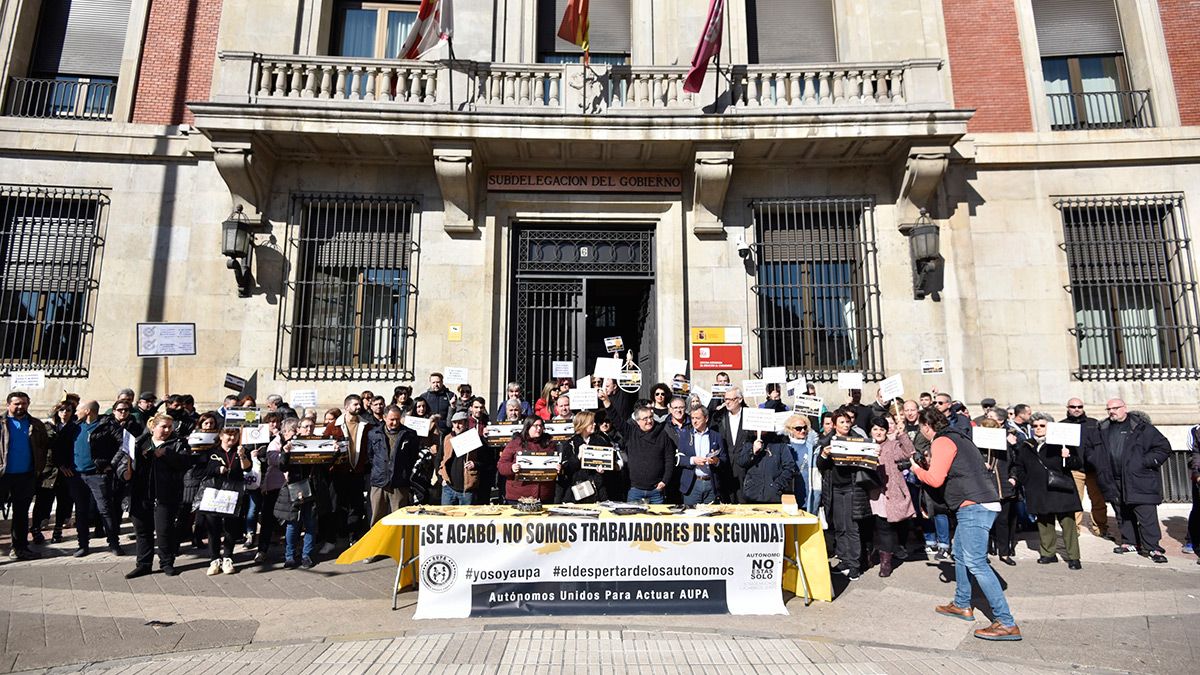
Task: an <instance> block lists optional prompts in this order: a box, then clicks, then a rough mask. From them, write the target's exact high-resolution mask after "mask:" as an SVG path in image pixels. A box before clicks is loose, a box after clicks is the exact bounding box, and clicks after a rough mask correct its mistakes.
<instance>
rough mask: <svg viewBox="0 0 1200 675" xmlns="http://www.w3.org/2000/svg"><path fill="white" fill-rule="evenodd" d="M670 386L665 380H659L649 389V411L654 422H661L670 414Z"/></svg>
mask: <svg viewBox="0 0 1200 675" xmlns="http://www.w3.org/2000/svg"><path fill="white" fill-rule="evenodd" d="M671 396H672V395H671V388H670V387H669V386H667V384H666V383H665V382H659V383H658V384H656V385H654V387H653V388H652V389H650V412H651V413H652V414H653V415H654V423H655V424H662V423H664V422H666V421H667V419H668V418H669V417H670V416H671V409H670V404H671Z"/></svg>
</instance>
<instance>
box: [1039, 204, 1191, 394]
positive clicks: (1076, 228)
mask: <svg viewBox="0 0 1200 675" xmlns="http://www.w3.org/2000/svg"><path fill="white" fill-rule="evenodd" d="M1055 206H1056V207H1057V208H1058V209H1059V211H1061V212H1062V221H1063V240H1064V244H1063V248H1064V249H1065V250H1066V253H1067V268H1068V271H1069V275H1070V287H1069V288H1068V290H1069V291H1070V293H1071V301H1072V303H1073V305H1074V310H1075V327H1074V328H1073V329H1072V331H1071V332H1072V334H1073V335H1074V336H1075V339H1076V341H1077V342H1078V345H1079V370H1077V371H1076V372H1075V375H1076V377H1078V378H1079V379H1081V380H1131V379H1183V378H1192V377H1196V376H1197V375H1198V374H1200V372H1198V371H1197V368H1198V363H1197V354H1196V350H1197V344H1196V343H1197V342H1198V339H1197V338H1198V336H1197V333H1198V332H1200V329H1198V328H1197V322H1198V321H1200V317H1198V316H1197V303H1196V289H1195V284H1196V279H1195V272H1194V270H1193V269H1192V265H1193V263H1192V260H1191V257H1190V253H1189V246H1190V240H1189V238H1188V231H1187V224H1186V223H1185V222H1184V215H1183V214H1184V208H1183V196H1182V195H1135V196H1126V197H1072V198H1064V199H1060V200H1058V201H1057V202H1055Z"/></svg>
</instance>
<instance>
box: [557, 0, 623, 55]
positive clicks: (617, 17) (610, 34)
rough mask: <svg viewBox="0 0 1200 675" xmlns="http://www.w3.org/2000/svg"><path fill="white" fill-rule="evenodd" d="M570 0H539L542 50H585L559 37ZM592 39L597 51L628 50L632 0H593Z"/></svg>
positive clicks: (573, 51)
mask: <svg viewBox="0 0 1200 675" xmlns="http://www.w3.org/2000/svg"><path fill="white" fill-rule="evenodd" d="M566 11H567V0H538V52H539V53H542V54H547V53H558V54H578V53H580V52H582V51H583V50H582V49H580V48H579V47H578V46H576V45H573V44H571V43H570V42H567V41H566V40H563V39H560V38H559V37H558V24H559V23H561V22H562V17H563V13H564V12H566ZM588 24H589V28H588V40H589V43H590V45H589V46H590V47H591V51H592V53H593V54H628V53H629V51H630V48H629V32H630V26H631V23H630V14H629V0H590V2H589V3H588Z"/></svg>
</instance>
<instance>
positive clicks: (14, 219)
mask: <svg viewBox="0 0 1200 675" xmlns="http://www.w3.org/2000/svg"><path fill="white" fill-rule="evenodd" d="M107 207H108V197H106V196H105V195H104V194H102V193H100V192H99V191H96V190H74V189H69V188H41V187H25V186H15V185H0V265H2V267H0V372H3V373H4V374H6V375H7V374H8V373H10V372H12V371H13V370H29V369H34V370H44V371H46V373H47V374H48V375H53V376H55V377H87V374H88V371H87V368H88V357H89V352H90V341H91V334H92V323H91V321H92V317H93V315H94V313H95V308H94V304H95V294H96V287H97V285H98V284H99V265H98V264H96V262H95V261H96V252H97V250H98V248H99V247H100V242H101V241H102V240H103V236H104V227H105V220H106V218H107V210H108V208H107Z"/></svg>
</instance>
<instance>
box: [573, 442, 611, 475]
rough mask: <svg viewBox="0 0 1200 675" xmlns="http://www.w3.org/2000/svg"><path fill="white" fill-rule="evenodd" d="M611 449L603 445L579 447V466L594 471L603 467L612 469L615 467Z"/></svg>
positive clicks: (607, 469) (605, 469)
mask: <svg viewBox="0 0 1200 675" xmlns="http://www.w3.org/2000/svg"><path fill="white" fill-rule="evenodd" d="M614 454H615V453H613V449H612V448H610V447H607V446H603V445H583V446H580V447H579V466H580V467H581V468H584V469H589V470H591V471H595V470H597V469H603V470H604V471H612V470H613V469H614V468H615V464H616V463H615V461H614V459H613V457H614Z"/></svg>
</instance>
